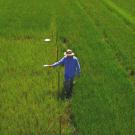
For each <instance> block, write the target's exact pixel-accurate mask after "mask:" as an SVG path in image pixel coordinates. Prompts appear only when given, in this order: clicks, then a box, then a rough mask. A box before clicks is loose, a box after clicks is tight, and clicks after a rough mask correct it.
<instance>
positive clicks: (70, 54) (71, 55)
mask: <svg viewBox="0 0 135 135" xmlns="http://www.w3.org/2000/svg"><path fill="white" fill-rule="evenodd" d="M64 55H65V56H67V57H73V56H74V55H75V54H74V53H73V51H72V50H71V49H67V51H66V52H64Z"/></svg>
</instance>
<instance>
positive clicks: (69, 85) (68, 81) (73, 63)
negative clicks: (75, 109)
mask: <svg viewBox="0 0 135 135" xmlns="http://www.w3.org/2000/svg"><path fill="white" fill-rule="evenodd" d="M58 65H64V68H65V73H64V78H65V80H64V90H65V92H66V97H67V98H69V97H71V95H72V89H73V81H74V78H75V76H78V77H80V64H79V61H78V58H77V57H75V54H74V53H73V51H72V50H70V49H68V50H67V51H66V52H64V57H63V58H62V59H60V60H59V61H58V62H55V63H54V64H52V65H46V66H47V67H56V66H58Z"/></svg>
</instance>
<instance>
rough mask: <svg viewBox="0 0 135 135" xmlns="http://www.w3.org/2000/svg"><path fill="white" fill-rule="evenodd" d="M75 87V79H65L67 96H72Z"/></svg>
mask: <svg viewBox="0 0 135 135" xmlns="http://www.w3.org/2000/svg"><path fill="white" fill-rule="evenodd" d="M72 89H73V79H69V80H65V81H64V90H65V94H66V98H69V97H71V95H72Z"/></svg>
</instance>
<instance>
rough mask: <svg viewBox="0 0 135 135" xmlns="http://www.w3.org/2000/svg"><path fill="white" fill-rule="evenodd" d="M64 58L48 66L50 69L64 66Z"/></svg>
mask: <svg viewBox="0 0 135 135" xmlns="http://www.w3.org/2000/svg"><path fill="white" fill-rule="evenodd" d="M64 59H65V58H64V57H63V58H62V59H60V60H59V61H58V62H55V63H54V64H52V65H50V66H51V67H55V66H58V65H63V64H64Z"/></svg>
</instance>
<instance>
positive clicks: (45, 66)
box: [43, 65, 52, 67]
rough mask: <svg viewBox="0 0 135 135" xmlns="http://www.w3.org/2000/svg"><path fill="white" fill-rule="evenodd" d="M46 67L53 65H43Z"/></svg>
mask: <svg viewBox="0 0 135 135" xmlns="http://www.w3.org/2000/svg"><path fill="white" fill-rule="evenodd" d="M43 66H44V67H52V65H43Z"/></svg>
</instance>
